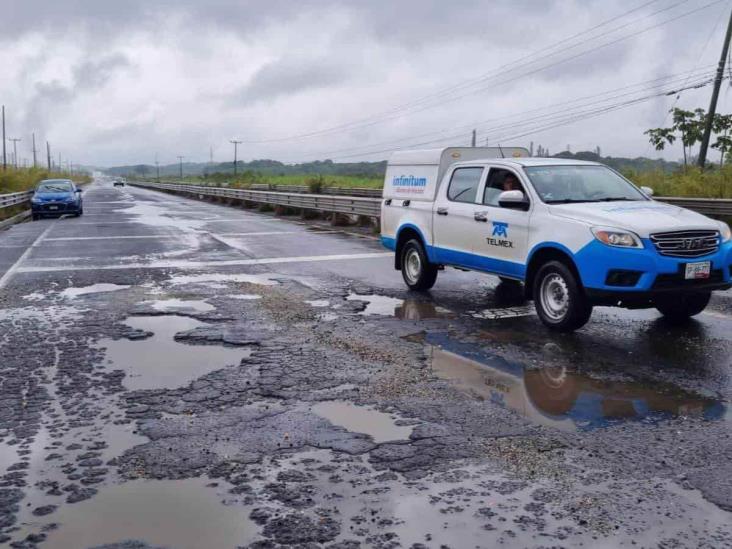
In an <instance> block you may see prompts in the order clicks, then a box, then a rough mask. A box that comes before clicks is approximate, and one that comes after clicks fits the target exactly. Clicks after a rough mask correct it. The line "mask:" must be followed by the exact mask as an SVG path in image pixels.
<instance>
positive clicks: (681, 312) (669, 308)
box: [654, 292, 712, 323]
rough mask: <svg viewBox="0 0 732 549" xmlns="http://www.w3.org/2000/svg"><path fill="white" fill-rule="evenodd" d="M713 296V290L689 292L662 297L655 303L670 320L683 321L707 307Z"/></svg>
mask: <svg viewBox="0 0 732 549" xmlns="http://www.w3.org/2000/svg"><path fill="white" fill-rule="evenodd" d="M711 298H712V292H689V293H685V294H680V295H679V294H674V295H669V296H663V297H660V298H658V299H656V301H655V303H654V305H655V306H656V309H658V311H659V312H660V313H661V314H662V315H663V316H664V317H666V318H667V319H668V320H670V321H671V322H674V323H681V322H686V321H687V320H689V319H690V318H691V317H692V316H696V315H698V314H699V313H701V312H702V311H703V310H704V309H706V308H707V305H709V300H710V299H711Z"/></svg>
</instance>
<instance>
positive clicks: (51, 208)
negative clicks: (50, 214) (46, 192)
mask: <svg viewBox="0 0 732 549" xmlns="http://www.w3.org/2000/svg"><path fill="white" fill-rule="evenodd" d="M48 209H49V210H58V206H49V207H48Z"/></svg>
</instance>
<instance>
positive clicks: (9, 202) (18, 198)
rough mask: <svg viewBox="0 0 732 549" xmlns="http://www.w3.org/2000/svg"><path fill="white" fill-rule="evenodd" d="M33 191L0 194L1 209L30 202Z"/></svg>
mask: <svg viewBox="0 0 732 549" xmlns="http://www.w3.org/2000/svg"><path fill="white" fill-rule="evenodd" d="M31 196H33V191H22V192H19V193H10V194H0V209H2V208H9V207H11V206H17V205H18V204H25V203H26V202H30V199H31Z"/></svg>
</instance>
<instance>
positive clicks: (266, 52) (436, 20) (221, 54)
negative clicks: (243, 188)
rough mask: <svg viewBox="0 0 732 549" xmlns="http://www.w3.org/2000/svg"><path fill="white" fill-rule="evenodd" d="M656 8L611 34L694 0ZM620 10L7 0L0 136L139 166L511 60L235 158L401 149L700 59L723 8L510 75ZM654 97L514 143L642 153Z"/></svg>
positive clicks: (591, 0) (342, 0) (405, 0)
mask: <svg viewBox="0 0 732 549" xmlns="http://www.w3.org/2000/svg"><path fill="white" fill-rule="evenodd" d="M672 3H673V2H672V1H671V0H664V1H663V2H658V3H657V4H655V5H653V6H651V7H648V8H646V9H644V10H641V11H640V12H638V13H636V14H634V15H633V17H631V18H629V19H627V20H622V21H620V23H624V22H626V21H631V20H632V21H635V23H634V24H633V25H631V26H630V27H628V28H627V29H625V30H623V31H622V32H621V33H620V34H626V33H632V32H633V31H636V30H638V29H641V28H644V27H645V26H647V25H651V24H654V23H657V22H659V21H662V20H664V19H666V18H667V17H671V16H673V15H676V14H678V13H681V12H683V11H686V10H688V9H692V8H693V7H696V6H698V5H701V4H702V3H703V2H702V1H701V0H691V1H690V2H688V3H687V4H685V5H683V6H680V7H678V8H674V10H671V11H670V12H668V13H667V14H664V15H663V16H656V17H652V18H648V19H643V18H642V16H643V15H645V14H648V13H650V12H651V11H653V10H654V9H659V8H661V7H663V6H667V5H671V4H672ZM638 5H639V2H638V1H637V0H617V1H616V2H612V3H610V2H601V1H600V0H495V1H491V2H487V1H486V0H455V1H454V2H451V3H445V2H443V1H441V0H401V1H399V2H394V1H393V0H370V1H369V2H362V1H356V0H350V1H349V0H338V1H337V0H302V1H300V2H297V3H293V2H292V1H291V0H268V2H266V3H263V2H261V1H260V0H211V1H208V2H202V1H201V0H126V1H125V2H119V1H111V0H69V1H65V2H59V1H53V0H25V1H24V2H14V5H13V8H12V9H5V10H3V18H2V19H0V63H2V65H3V66H4V67H7V69H6V71H5V74H4V76H5V78H4V79H3V80H2V81H0V97H2V101H3V102H4V103H6V105H8V108H9V109H10V112H11V114H12V117H11V123H12V124H13V128H12V130H13V132H15V133H21V134H22V133H23V132H26V133H27V132H30V131H36V132H37V133H43V134H48V135H50V136H51V139H52V140H55V141H58V142H62V143H63V146H64V148H65V149H68V154H69V155H70V156H74V157H80V156H81V155H88V156H89V158H88V159H85V161H87V162H98V163H107V164H108V163H119V162H140V161H150V160H151V158H148V157H149V156H150V155H151V154H152V153H151V151H157V152H159V153H160V155H161V161H164V157H165V155H168V156H169V157H172V158H174V157H175V155H176V154H185V155H186V157H187V158H189V159H191V160H195V159H202V160H203V159H205V158H206V157H207V156H208V150H209V147H213V148H214V150H215V152H216V154H217V155H218V154H220V155H224V156H225V155H228V154H229V151H228V149H229V147H228V139H230V138H231V137H232V136H238V137H242V138H244V139H247V140H250V141H256V140H267V139H272V138H278V137H281V136H287V135H294V134H301V133H308V132H312V131H314V130H319V129H322V128H328V127H332V126H339V125H341V124H344V123H348V122H351V121H354V120H359V119H362V118H364V117H368V116H371V115H374V114H377V113H384V112H389V111H391V110H392V109H393V108H394V107H395V106H397V105H403V104H409V103H412V102H415V101H421V98H423V97H424V96H425V95H428V94H430V93H434V92H440V90H444V89H446V88H451V87H454V86H456V85H460V84H461V83H462V82H465V81H471V80H474V79H476V78H478V77H480V76H481V75H485V74H489V73H490V72H491V71H492V69H494V68H496V67H501V66H504V65H507V68H508V69H510V70H511V72H508V73H505V74H504V76H503V77H501V78H486V79H484V80H483V84H482V85H481V87H480V90H478V91H476V92H475V93H470V94H467V93H465V94H463V93H460V94H454V93H447V94H444V95H440V96H438V100H435V101H434V102H433V103H429V105H430V106H429V108H424V109H417V110H415V111H410V113H409V114H408V115H401V116H391V117H389V118H388V120H384V121H382V122H380V123H379V124H374V125H369V126H366V127H362V128H348V129H346V130H344V131H342V132H334V133H331V134H325V135H322V136H319V137H318V138H315V139H307V140H299V141H297V140H296V141H289V142H284V143H282V144H279V143H273V144H259V145H258V144H249V145H247V146H246V147H244V151H245V153H244V154H245V155H247V157H249V158H250V157H278V158H282V159H284V160H288V159H291V160H300V159H304V158H309V155H311V154H315V153H316V152H317V153H318V154H321V153H322V154H323V155H327V154H329V153H331V152H332V151H337V150H340V149H343V148H348V147H350V148H358V147H360V149H358V150H361V151H368V150H379V149H382V148H384V147H385V146H384V145H382V144H383V143H385V142H389V143H391V142H394V141H396V140H401V141H399V143H400V144H403V146H408V145H409V144H410V143H412V142H418V141H420V139H421V140H424V138H410V136H419V135H422V134H425V133H427V132H435V131H438V130H445V131H446V132H447V131H448V130H450V128H455V127H465V126H468V127H469V125H470V124H472V123H475V122H477V121H481V120H489V119H492V118H499V117H501V116H503V115H507V114H510V115H517V116H518V115H521V113H522V111H524V110H531V109H532V108H536V107H537V106H544V105H551V104H558V103H561V102H563V101H566V100H568V99H572V98H576V97H582V96H588V95H589V96H591V95H592V94H599V93H602V92H603V91H606V90H608V89H612V88H620V87H621V86H624V85H628V84H633V83H637V82H640V81H643V80H647V79H650V78H654V77H659V76H662V75H665V74H671V73H675V72H680V71H684V70H688V69H690V68H692V67H694V66H704V65H707V64H708V65H712V64H713V63H714V62H715V60H716V59H715V58H716V56H717V55H718V49H719V42H720V40H721V34H722V33H723V31H724V29H723V28H722V27H723V26H724V25H723V24H720V25H718V28H717V29H716V32H715V34H713V36H712V40H711V42H710V45H709V47H708V48H707V49H706V50H705V51H704V52H702V47H703V45H704V44H705V43H706V41H707V39H708V38H709V33H710V31H711V30H712V28H713V27H714V25H715V23H717V21H718V20H722V22H723V21H724V18H725V17H726V11H725V10H726V9H727V6H726V5H725V4H722V5H720V6H718V7H715V8H714V9H709V10H706V11H704V12H700V13H699V14H698V15H696V16H694V17H692V18H688V19H684V20H680V21H679V22H677V23H674V24H673V25H669V26H663V27H659V28H658V29H655V30H653V31H651V32H647V33H645V34H643V35H641V36H638V37H636V38H632V39H630V40H627V41H624V42H622V43H620V44H618V45H616V46H613V47H610V48H603V49H601V50H597V51H595V52H592V53H590V54H588V55H586V56H581V57H578V58H577V59H572V60H570V61H569V62H567V63H562V64H559V65H556V66H554V67H551V68H548V69H546V70H542V71H539V72H535V73H533V74H525V73H527V72H531V71H532V68H537V67H541V66H543V65H545V64H547V63H551V62H553V61H555V60H558V59H561V58H565V57H566V56H568V55H572V53H574V52H576V51H579V50H573V51H568V52H566V53H563V54H562V55H558V56H556V57H552V58H549V59H547V60H546V61H545V62H542V63H538V64H535V65H531V66H528V67H521V66H520V65H519V64H517V63H516V62H515V60H516V59H521V58H522V57H524V56H530V55H536V54H543V53H547V52H548V51H550V50H547V49H546V48H547V46H548V45H550V44H552V43H554V42H557V41H560V40H563V39H566V38H567V37H569V36H573V35H575V34H577V33H579V32H581V31H582V30H584V29H587V28H590V27H592V26H594V25H596V24H597V23H599V22H601V21H603V20H606V19H609V18H611V17H614V16H617V15H619V14H621V13H623V12H625V11H628V10H631V9H633V8H636V7H637V6H638ZM603 41H604V40H603ZM601 42H602V41H601ZM594 44H595V43H593V42H590V43H589V44H588V47H590V46H591V45H594ZM702 54H703V55H702ZM519 75H520V76H521V77H520V78H518V79H517V80H516V81H515V82H511V83H509V84H507V85H497V84H498V83H500V82H502V81H504V80H505V79H507V78H508V79H511V78H513V77H515V76H519ZM472 89H473V88H468V90H472ZM708 93H709V92H708V90H700V91H698V92H689V93H685V94H684V95H683V97H682V99H681V101H680V105H681V106H685V107H689V106H694V107H695V106H699V105H704V106H705V103H706V102H707V100H708V99H707V98H708ZM457 96H459V99H457V100H452V99H453V98H454V97H457ZM672 102H673V98H661V99H658V100H656V101H654V102H650V103H646V104H643V105H639V106H637V107H633V108H632V109H629V110H628V111H617V112H615V113H613V114H612V115H610V116H606V117H602V118H596V119H593V120H591V121H588V122H578V123H575V124H573V125H572V126H567V127H559V128H556V129H551V130H546V131H543V132H539V133H537V135H531V136H529V137H526V138H525V140H526V141H527V142H528V140H530V139H533V140H534V141H538V142H542V143H543V144H545V145H547V146H549V147H550V148H551V149H552V150H558V149H563V148H564V147H565V146H566V144H567V143H570V144H571V145H572V148H573V149H578V148H583V147H594V146H595V145H597V144H599V145H601V146H602V147H603V150H605V151H607V152H608V153H613V154H643V153H644V152H646V150H645V147H646V141H645V137H643V130H645V129H647V128H648V127H652V126H657V125H660V124H661V123H662V122H663V114H664V112H665V110H667V109H668V108H669V107H670V105H671V104H672ZM421 104H422V105H425V103H421ZM730 107H732V97H730V98H728V97H727V96H726V95H724V96H723V105H722V109H723V110H725V109H726V110H729V108H730ZM400 112H402V111H400ZM461 131H462V130H461ZM481 131H484V130H483V129H482V127H479V135H480V132H481ZM486 131H487V130H486ZM452 134H454V132H453V133H447V134H446V135H452ZM506 134H510V130H506ZM468 138H469V131H467V130H466V137H465V140H466V141H467V139H468ZM112 143H113V144H114V145H113V146H112ZM125 143H126V144H125ZM379 154H380V155H381V156H384V155H385V153H379ZM379 154H377V155H372V157H376V156H379ZM669 154H671V155H674V154H676V153H675V152H673V151H672V152H671V153H669Z"/></svg>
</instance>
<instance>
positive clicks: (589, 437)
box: [0, 182, 732, 548]
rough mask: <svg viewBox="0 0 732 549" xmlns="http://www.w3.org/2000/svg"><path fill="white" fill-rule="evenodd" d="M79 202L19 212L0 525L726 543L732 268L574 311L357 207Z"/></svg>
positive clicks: (8, 280) (424, 541)
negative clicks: (397, 235)
mask: <svg viewBox="0 0 732 549" xmlns="http://www.w3.org/2000/svg"><path fill="white" fill-rule="evenodd" d="M85 204H86V208H85V210H86V213H85V215H84V216H83V217H82V218H79V219H60V220H44V221H40V222H33V223H25V224H21V225H18V226H16V227H14V228H12V229H11V230H9V231H6V232H3V233H0V304H2V309H0V346H1V347H2V349H0V356H2V357H3V358H2V361H1V362H0V545H2V544H4V545H8V546H11V547H14V548H19V547H50V548H55V547H62V548H66V547H69V548H70V547H74V548H77V547H79V548H85V547H126V548H149V547H168V548H176V547H179V548H193V547H207V548H208V547H210V548H219V547H221V548H225V547H259V548H264V547H288V546H299V547H316V546H326V547H334V548H335V547H338V548H352V547H415V548H416V547H456V548H457V547H495V546H505V547H623V546H628V547H725V546H732V526H730V525H731V524H732V520H730V519H731V515H730V512H732V480H731V479H732V430H731V425H730V420H731V419H732V412H731V411H730V410H731V406H732V404H731V402H732V381H731V380H730V362H731V359H730V356H732V353H731V351H732V294H730V293H723V294H720V295H717V296H715V298H714V299H713V301H712V304H711V306H710V309H709V310H708V311H706V312H705V313H704V314H702V315H700V316H699V317H698V318H697V319H696V320H694V321H693V322H692V323H691V324H690V325H688V326H685V327H676V326H670V325H667V324H666V323H665V322H664V321H663V320H662V319H660V318H659V315H658V314H656V313H655V312H654V311H633V312H630V311H622V310H613V309H598V310H597V311H596V312H595V315H594V316H593V319H592V321H591V322H590V323H589V324H588V325H587V326H586V327H585V328H583V329H582V330H580V331H579V332H577V333H575V334H571V335H557V334H553V333H549V332H548V331H546V330H545V329H544V328H543V327H542V325H541V324H540V322H539V321H538V319H537V318H536V315H535V313H534V311H533V308H532V307H531V305H530V304H527V303H524V302H523V301H522V300H521V298H520V296H519V295H516V292H515V289H513V288H511V287H510V286H503V285H501V284H498V281H497V280H496V279H494V278H493V277H488V276H482V275H477V274H472V273H464V272H459V271H452V270H447V271H444V272H441V273H440V275H439V279H438V283H437V285H436V286H435V288H434V289H433V291H431V292H430V293H429V294H424V295H420V294H413V293H410V292H407V291H405V289H404V286H403V283H402V280H401V276H400V274H399V273H398V272H396V271H394V270H393V268H392V265H393V260H392V258H391V257H390V255H389V254H388V253H385V252H384V250H383V249H382V248H380V246H379V244H378V241H377V239H376V238H375V237H374V235H372V234H370V233H369V232H368V230H366V229H359V228H355V227H349V228H347V229H346V230H341V229H334V228H332V227H330V226H327V225H324V224H323V222H318V221H303V220H301V219H300V218H298V217H294V216H286V217H276V216H274V215H273V214H272V213H265V212H258V211H253V210H246V209H243V208H242V207H241V206H240V205H236V204H234V205H221V204H211V203H207V202H198V201H193V200H188V199H183V198H179V197H176V196H171V195H165V194H161V193H154V192H151V191H145V190H141V189H136V188H131V187H125V188H122V189H119V188H112V187H111V185H110V184H109V183H107V182H97V183H95V184H93V185H92V186H91V187H90V188H89V189H88V190H87V191H86V197H85Z"/></svg>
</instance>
